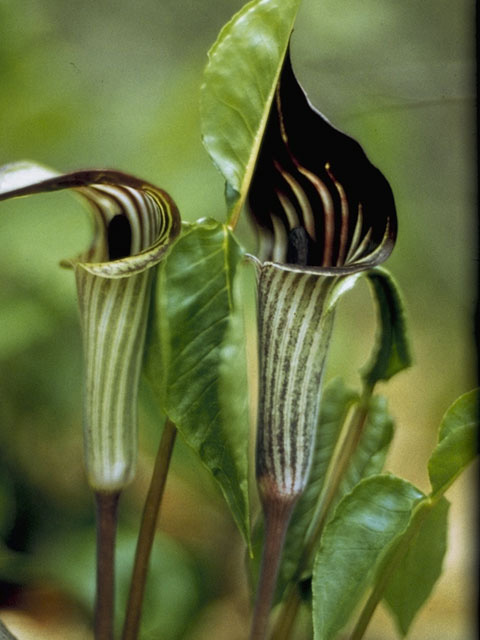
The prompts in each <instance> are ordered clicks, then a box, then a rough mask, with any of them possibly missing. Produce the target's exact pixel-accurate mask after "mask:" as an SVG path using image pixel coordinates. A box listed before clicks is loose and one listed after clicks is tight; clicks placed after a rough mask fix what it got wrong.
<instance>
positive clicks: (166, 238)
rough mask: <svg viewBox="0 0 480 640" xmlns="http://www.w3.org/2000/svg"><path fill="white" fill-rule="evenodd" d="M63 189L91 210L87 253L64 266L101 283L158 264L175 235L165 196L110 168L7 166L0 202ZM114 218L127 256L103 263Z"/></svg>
mask: <svg viewBox="0 0 480 640" xmlns="http://www.w3.org/2000/svg"><path fill="white" fill-rule="evenodd" d="M29 176H30V177H29ZM35 176H37V179H35ZM12 187H13V188H12ZM65 189H71V190H72V191H73V192H75V193H77V194H79V195H80V196H81V197H82V199H83V200H84V201H86V203H87V205H88V206H89V208H90V209H91V210H92V211H93V217H94V221H95V234H94V239H93V242H92V244H91V246H90V248H89V249H87V250H86V251H84V252H82V253H81V254H80V255H79V256H77V257H76V258H74V259H72V260H65V261H63V262H62V265H63V266H69V267H77V266H79V267H81V268H83V269H85V270H86V271H88V272H89V273H92V274H94V275H98V276H103V277H106V278H121V277H125V276H128V275H130V274H132V273H139V272H141V271H144V270H145V269H147V268H149V267H151V266H154V265H155V264H157V263H158V262H159V261H160V260H161V259H162V258H163V256H164V254H165V252H166V251H167V250H168V248H169V246H170V245H171V243H172V241H173V240H174V239H175V238H176V237H177V236H178V234H179V233H180V227H181V223H180V215H179V213H178V209H177V207H176V205H175V203H174V202H173V200H172V199H171V197H170V196H169V195H168V193H166V192H165V191H164V190H163V189H159V188H158V187H156V186H155V185H153V184H151V183H149V182H147V181H144V180H141V179H139V178H137V177H135V176H132V175H130V174H127V173H124V172H121V171H116V170H112V169H87V170H80V171H74V172H70V173H65V174H58V173H56V172H54V171H52V170H50V169H47V168H45V167H41V166H39V165H35V164H33V163H28V162H23V163H14V164H11V165H7V166H5V167H3V168H2V170H1V173H0V201H1V200H7V199H10V198H16V197H21V196H28V195H33V194H38V193H48V192H52V191H59V190H65ZM118 215H125V216H126V217H127V219H128V222H129V227H130V229H131V232H132V236H133V238H132V242H131V251H130V252H129V255H126V256H124V257H121V258H119V259H115V260H108V253H109V247H108V237H107V236H108V227H109V223H110V222H111V221H112V219H114V218H115V217H118ZM143 218H144V219H143Z"/></svg>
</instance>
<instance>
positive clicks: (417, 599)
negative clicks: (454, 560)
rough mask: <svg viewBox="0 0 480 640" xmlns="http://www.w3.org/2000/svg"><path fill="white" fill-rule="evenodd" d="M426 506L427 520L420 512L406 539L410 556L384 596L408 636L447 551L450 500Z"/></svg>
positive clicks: (406, 555) (403, 560)
mask: <svg viewBox="0 0 480 640" xmlns="http://www.w3.org/2000/svg"><path fill="white" fill-rule="evenodd" d="M422 506H424V507H425V509H424V510H423V511H424V517H423V518H419V517H418V515H420V513H419V511H420V510H418V509H417V510H416V511H415V513H414V515H413V516H412V520H411V521H410V524H409V526H408V527H407V530H406V531H405V533H404V534H403V535H402V538H408V544H407V545H406V552H405V553H404V554H402V556H401V558H400V559H399V561H398V562H397V563H396V564H395V567H394V568H393V571H392V572H391V575H390V580H389V582H388V584H387V587H386V591H385V595H384V598H385V601H386V602H387V604H388V606H389V607H390V609H391V611H392V614H393V617H394V618H395V621H396V623H397V626H398V629H399V631H400V633H401V634H402V635H404V636H405V635H406V634H407V632H408V629H409V627H410V625H411V623H412V620H413V619H414V617H415V615H416V614H417V612H418V610H419V609H420V607H421V606H422V605H423V604H424V603H425V601H426V600H427V599H428V597H429V596H430V593H431V592H432V589H433V587H434V585H435V583H436V581H437V580H438V578H439V577H440V574H441V572H442V564H443V558H444V556H445V552H446V549H447V525H448V509H449V507H450V504H449V502H448V500H446V499H445V498H442V499H441V500H439V501H438V502H437V503H435V504H434V505H432V504H431V503H428V505H427V504H426V505H423V504H422ZM417 514H418V515H417ZM402 547H403V545H402ZM388 560H389V559H388V558H387V563H388Z"/></svg>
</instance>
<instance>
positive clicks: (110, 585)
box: [95, 491, 120, 640]
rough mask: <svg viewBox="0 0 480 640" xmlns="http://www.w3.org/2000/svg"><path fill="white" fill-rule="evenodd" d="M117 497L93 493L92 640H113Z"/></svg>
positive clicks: (115, 493) (117, 494)
mask: <svg viewBox="0 0 480 640" xmlns="http://www.w3.org/2000/svg"><path fill="white" fill-rule="evenodd" d="M119 497H120V492H119V491H116V492H108V493H107V492H103V491H98V492H96V493H95V500H96V507H97V593H96V598H95V640H112V639H113V615H114V589H115V582H114V576H115V536H116V531H117V507H118V499H119Z"/></svg>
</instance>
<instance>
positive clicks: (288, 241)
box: [248, 52, 397, 275]
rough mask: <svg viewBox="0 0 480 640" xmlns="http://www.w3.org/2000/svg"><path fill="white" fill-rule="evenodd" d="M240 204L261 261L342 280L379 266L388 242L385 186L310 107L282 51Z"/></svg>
mask: <svg viewBox="0 0 480 640" xmlns="http://www.w3.org/2000/svg"><path fill="white" fill-rule="evenodd" d="M248 203H249V210H250V214H251V217H252V219H253V221H254V223H255V225H256V227H257V231H258V233H259V237H260V249H259V258H260V260H261V261H263V262H271V263H275V264H277V265H287V266H288V268H290V269H292V270H301V271H302V272H307V273H317V274H319V275H347V274H350V273H354V272H355V271H358V270H364V269H369V268H371V267H374V266H377V265H379V264H380V263H382V262H383V261H384V260H386V259H387V258H388V256H389V255H390V253H391V252H392V250H393V247H394V244H395V240H396V235H397V217H396V211H395V202H394V198H393V194H392V190H391V188H390V185H389V184H388V181H387V180H386V178H385V177H384V176H383V174H382V173H381V172H380V171H379V170H378V169H377V168H376V167H375V166H374V165H373V164H372V163H371V162H370V161H369V159H368V158H367V155H366V154H365V152H364V150H363V149H362V147H361V146H360V145H359V144H358V143H357V142H356V141H355V140H353V138H351V137H349V136H347V135H346V134H344V133H342V132H341V131H339V130H338V129H336V128H335V127H334V126H333V125H332V124H331V123H330V122H329V121H328V120H327V118H325V117H324V116H323V115H322V114H321V113H320V112H319V111H318V110H317V109H315V108H314V107H313V106H312V104H311V103H310V101H309V100H308V97H307V95H306V94H305V92H304V90H303V89H302V87H301V86H300V84H299V83H298V81H297V79H296V77H295V74H294V72H293V69H292V65H291V60H290V55H289V53H288V52H287V55H286V58H285V61H284V65H283V68H282V72H281V75H280V81H279V84H278V86H277V89H276V94H275V98H274V100H273V103H272V107H271V110H270V115H269V119H268V123H267V127H266V130H265V135H264V139H263V142H262V147H261V149H260V153H259V156H258V159H257V163H256V167H255V170H254V174H253V178H252V182H251V186H250V190H249V196H248Z"/></svg>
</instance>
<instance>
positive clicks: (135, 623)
mask: <svg viewBox="0 0 480 640" xmlns="http://www.w3.org/2000/svg"><path fill="white" fill-rule="evenodd" d="M176 435H177V428H176V427H175V425H174V424H173V422H172V421H171V420H169V419H167V421H166V422H165V427H164V429H163V433H162V437H161V439H160V445H159V447H158V452H157V457H156V459H155V465H154V468H153V474H152V479H151V481H150V487H149V489H148V493H147V498H146V500H145V505H144V508H143V515H142V522H141V525H140V532H139V534H138V540H137V548H136V551H135V560H134V565H133V571H132V578H131V582H130V592H129V595H128V602H127V609H126V613H125V623H124V627H123V634H122V638H123V640H136V639H137V637H138V632H139V629H140V619H141V615H142V605H143V597H144V593H145V585H146V581H147V573H148V565H149V560H150V554H151V551H152V546H153V540H154V537H155V531H156V528H157V520H158V515H159V511H160V505H161V502H162V498H163V493H164V490H165V484H166V481H167V474H168V469H169V467H170V460H171V457H172V452H173V447H174V444H175V438H176Z"/></svg>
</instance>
